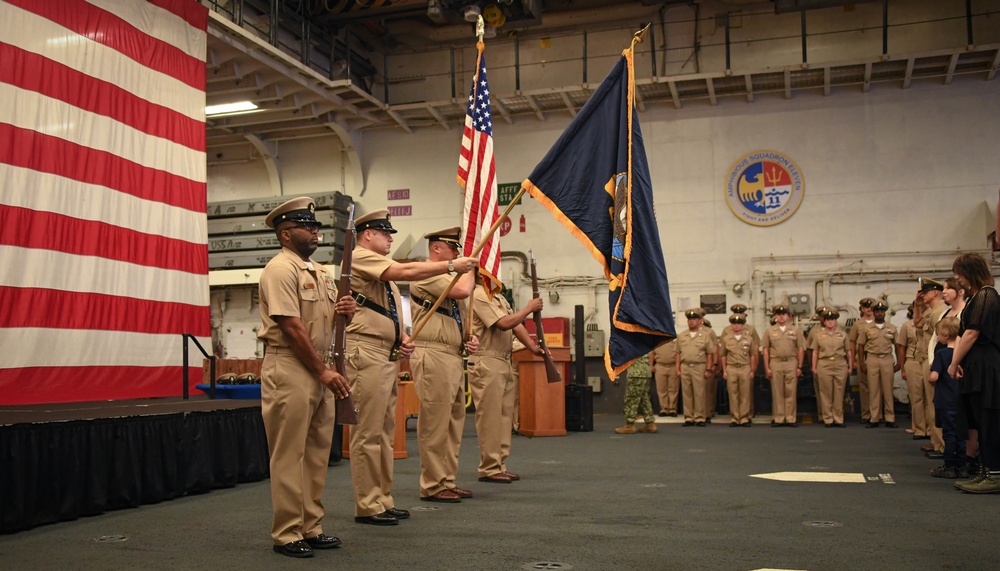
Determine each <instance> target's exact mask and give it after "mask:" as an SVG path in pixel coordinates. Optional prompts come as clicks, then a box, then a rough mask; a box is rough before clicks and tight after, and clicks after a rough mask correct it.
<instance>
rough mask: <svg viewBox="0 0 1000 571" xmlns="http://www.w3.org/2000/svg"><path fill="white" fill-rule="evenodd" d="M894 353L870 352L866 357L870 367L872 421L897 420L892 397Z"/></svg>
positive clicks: (869, 398)
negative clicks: (880, 353)
mask: <svg viewBox="0 0 1000 571" xmlns="http://www.w3.org/2000/svg"><path fill="white" fill-rule="evenodd" d="M894 364H895V361H893V358H892V354H891V353H887V354H885V355H878V354H875V353H869V354H868V355H867V357H865V365H867V367H868V404H869V405H870V406H871V412H870V422H881V421H882V420H883V419H884V420H885V421H886V422H896V410H895V403H894V401H893V398H892V381H893V371H892V368H893V365H894Z"/></svg>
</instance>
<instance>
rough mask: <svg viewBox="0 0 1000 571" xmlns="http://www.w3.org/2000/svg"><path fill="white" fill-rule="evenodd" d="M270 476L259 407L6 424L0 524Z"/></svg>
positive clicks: (48, 519) (14, 527)
mask: <svg viewBox="0 0 1000 571" xmlns="http://www.w3.org/2000/svg"><path fill="white" fill-rule="evenodd" d="M267 476H268V453H267V439H266V437H265V434H264V423H263V421H262V420H261V416H260V409H256V408H248V409H235V410H217V411H212V412H195V413H186V414H169V415H157V416H139V417H127V418H112V419H99V420H80V421H69V422H51V423H39V424H16V425H12V426H2V427H0V532H3V533H9V532H14V531H20V530H24V529H30V528H32V527H35V526H38V525H43V524H47V523H52V522H56V521H66V520H72V519H76V518H78V517H81V516H87V515H96V514H100V513H103V512H105V511H108V510H114V509H121V508H129V507H136V506H138V505H140V504H151V503H156V502H161V501H164V500H170V499H173V498H176V497H179V496H183V495H185V494H191V493H202V492H207V491H210V490H212V489H215V488H223V487H231V486H235V485H236V484H238V483H241V482H254V481H258V480H262V479H264V478H267Z"/></svg>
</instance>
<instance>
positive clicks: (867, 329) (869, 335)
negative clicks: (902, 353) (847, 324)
mask: <svg viewBox="0 0 1000 571" xmlns="http://www.w3.org/2000/svg"><path fill="white" fill-rule="evenodd" d="M896 337H897V331H896V326H895V325H893V324H891V323H888V322H886V323H883V324H882V327H879V326H878V325H876V324H875V322H872V323H869V324H867V325H865V326H863V327H862V328H861V329H860V330H859V331H858V345H860V346H862V347H864V349H865V355H879V356H886V355H893V354H894V351H895V349H896Z"/></svg>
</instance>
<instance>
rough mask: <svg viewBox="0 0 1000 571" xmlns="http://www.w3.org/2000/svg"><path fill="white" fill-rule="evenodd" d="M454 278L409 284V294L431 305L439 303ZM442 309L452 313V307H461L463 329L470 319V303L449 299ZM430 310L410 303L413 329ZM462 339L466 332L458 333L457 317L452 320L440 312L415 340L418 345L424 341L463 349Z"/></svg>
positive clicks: (431, 279)
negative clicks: (438, 300)
mask: <svg viewBox="0 0 1000 571" xmlns="http://www.w3.org/2000/svg"><path fill="white" fill-rule="evenodd" d="M451 280H452V277H451V276H450V275H448V274H444V275H441V276H434V277H432V278H427V279H425V280H420V281H418V282H412V283H411V284H410V294H411V295H412V296H413V297H414V298H419V299H421V300H424V301H426V302H427V303H428V307H429V306H430V304H433V303H434V302H435V301H437V298H438V297H440V296H441V294H442V293H443V292H444V290H445V289H447V288H448V284H450V283H451ZM440 307H441V308H443V309H445V310H447V311H449V312H450V311H452V310H453V308H455V307H458V310H459V313H460V315H461V316H462V325H463V326H464V325H465V323H466V322H467V320H468V313H469V304H468V300H465V301H461V300H453V299H450V298H445V300H444V301H442V302H441V306H440ZM425 313H427V310H426V309H424V307H423V306H422V305H421V304H420V302H418V301H416V299H413V300H412V303H411V304H410V315H412V317H413V326H414V327H416V326H417V323H420V320H421V319H423V318H424V314H425ZM462 336H463V332H462V331H460V330H459V328H458V323H457V321H456V320H455V318H454V317H449V316H447V315H443V314H441V313H439V312H437V311H435V312H434V314H433V315H431V317H430V319H429V320H428V321H427V325H425V326H424V328H423V329H421V330H420V334H419V336H418V337H417V338H416V339H414V341H415V342H416V343H417V344H418V345H419V344H420V342H421V341H429V342H432V343H440V344H443V345H447V346H449V347H454V348H455V349H456V350H459V349H461V348H462Z"/></svg>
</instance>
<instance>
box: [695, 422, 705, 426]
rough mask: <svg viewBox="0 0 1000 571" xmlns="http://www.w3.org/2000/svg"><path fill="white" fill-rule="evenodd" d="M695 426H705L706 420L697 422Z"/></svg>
mask: <svg viewBox="0 0 1000 571" xmlns="http://www.w3.org/2000/svg"><path fill="white" fill-rule="evenodd" d="M695 426H705V423H704V422H696V423H695Z"/></svg>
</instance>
